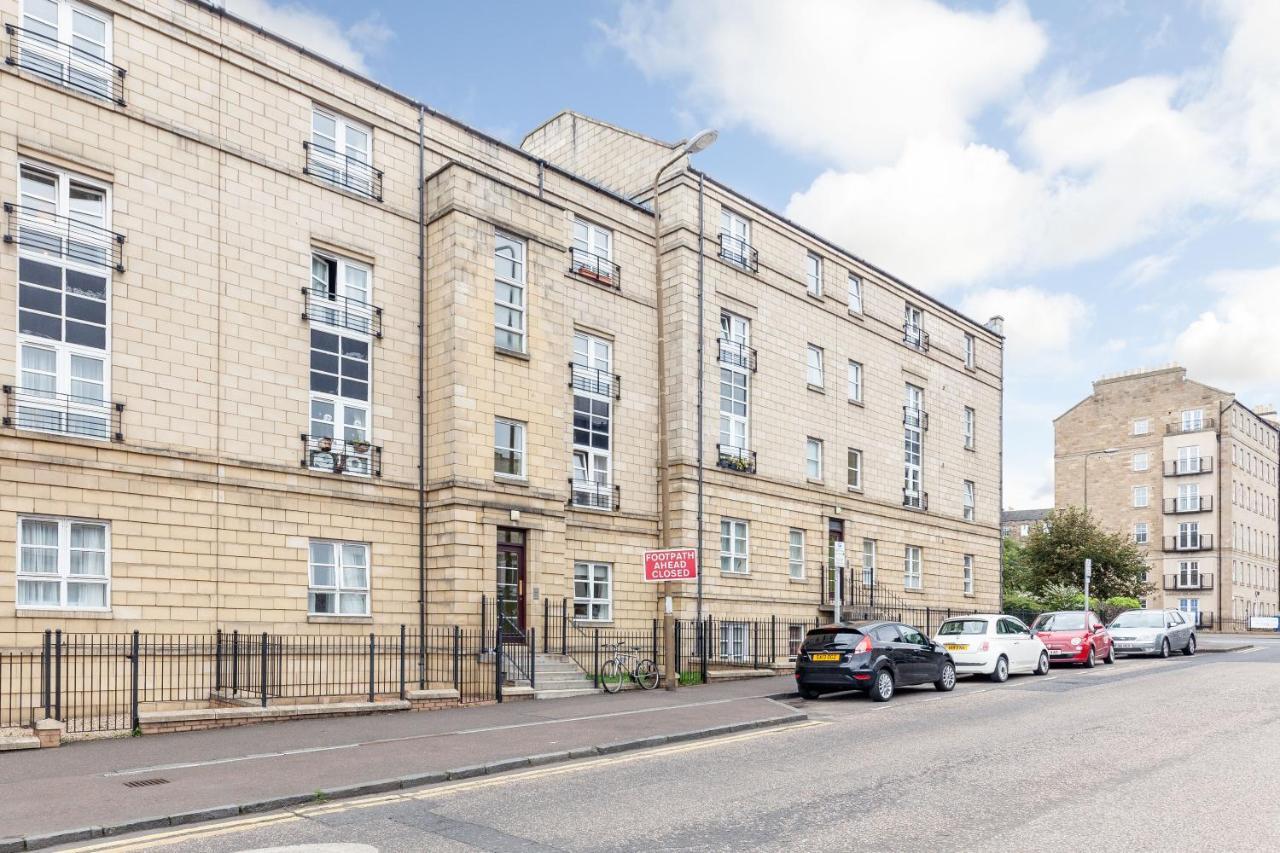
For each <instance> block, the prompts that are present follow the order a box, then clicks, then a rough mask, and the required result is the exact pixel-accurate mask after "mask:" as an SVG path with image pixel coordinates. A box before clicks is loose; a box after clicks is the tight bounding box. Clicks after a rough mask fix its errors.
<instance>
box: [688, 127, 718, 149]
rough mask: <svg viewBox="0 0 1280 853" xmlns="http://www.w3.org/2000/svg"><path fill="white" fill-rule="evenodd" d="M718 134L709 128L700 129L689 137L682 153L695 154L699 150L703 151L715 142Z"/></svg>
mask: <svg viewBox="0 0 1280 853" xmlns="http://www.w3.org/2000/svg"><path fill="white" fill-rule="evenodd" d="M719 136H720V133H719V131H716V130H712V129H711V128H707V129H706V130H700V131H698V132H697V133H695V134H694V135H693V136H692V137H690V138H689V141H688V142H686V143H685V144H684V149H683V150H682V153H684V154H697V153H698V152H699V151H705V150H707V149H708V148H710V147H711V146H712V145H713V144H714V143H715V141H716V139H717V138H718V137H719Z"/></svg>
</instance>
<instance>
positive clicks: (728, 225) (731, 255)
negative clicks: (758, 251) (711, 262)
mask: <svg viewBox="0 0 1280 853" xmlns="http://www.w3.org/2000/svg"><path fill="white" fill-rule="evenodd" d="M752 255H753V253H752V251H751V221H750V220H749V219H747V218H745V217H743V216H739V215H738V214H736V213H734V212H733V211H732V210H728V209H727V208H721V209H720V257H722V258H724V259H725V260H726V261H728V262H729V263H731V264H733V265H734V266H736V267H741V268H742V269H745V270H751V269H753V268H754V267H755V261H754V260H753V258H752Z"/></svg>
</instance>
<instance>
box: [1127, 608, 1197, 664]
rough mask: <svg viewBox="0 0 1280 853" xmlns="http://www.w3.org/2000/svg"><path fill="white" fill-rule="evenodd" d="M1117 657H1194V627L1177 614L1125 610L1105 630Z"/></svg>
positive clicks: (1180, 613)
mask: <svg viewBox="0 0 1280 853" xmlns="http://www.w3.org/2000/svg"><path fill="white" fill-rule="evenodd" d="M1107 628H1108V630H1109V631H1110V632H1111V639H1112V641H1113V642H1114V643H1115V647H1116V654H1117V655H1159V656H1160V657H1162V658H1167V657H1168V656H1169V655H1170V654H1172V653H1173V652H1182V653H1183V654H1184V655H1194V654H1195V653H1196V626H1195V623H1194V622H1193V621H1192V620H1190V619H1188V618H1187V617H1186V616H1185V615H1184V614H1183V613H1182V612H1181V611H1178V610H1126V611H1125V612H1124V613H1121V614H1120V615H1119V616H1117V617H1116V618H1115V619H1113V620H1111V624H1110V625H1109V626H1107Z"/></svg>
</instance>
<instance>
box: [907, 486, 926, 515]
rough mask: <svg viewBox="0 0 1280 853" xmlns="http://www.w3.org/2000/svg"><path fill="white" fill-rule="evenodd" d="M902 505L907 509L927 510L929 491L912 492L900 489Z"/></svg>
mask: <svg viewBox="0 0 1280 853" xmlns="http://www.w3.org/2000/svg"><path fill="white" fill-rule="evenodd" d="M902 505H903V506H904V507H906V508H907V509H918V510H920V511H921V512H927V511H928V509H929V493H928V492H925V491H919V492H913V491H911V490H910V489H905V488H904V489H903V490H902Z"/></svg>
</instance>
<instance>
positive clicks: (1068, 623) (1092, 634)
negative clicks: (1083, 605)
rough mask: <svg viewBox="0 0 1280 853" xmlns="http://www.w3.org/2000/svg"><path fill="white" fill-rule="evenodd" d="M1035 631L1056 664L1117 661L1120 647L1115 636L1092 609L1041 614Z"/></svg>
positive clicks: (1092, 663) (1035, 625) (1089, 664)
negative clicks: (1114, 642) (1086, 611)
mask: <svg viewBox="0 0 1280 853" xmlns="http://www.w3.org/2000/svg"><path fill="white" fill-rule="evenodd" d="M1031 630H1032V631H1034V632H1035V634H1036V636H1037V637H1039V638H1040V642H1042V643H1044V645H1045V648H1047V649H1048V650H1049V660H1050V661H1051V662H1053V663H1079V664H1084V665H1085V666H1086V667H1091V666H1093V665H1094V664H1096V663H1097V661H1098V659H1099V658H1101V659H1102V661H1103V662H1104V663H1115V662H1116V650H1115V648H1114V646H1113V645H1112V643H1111V635H1110V634H1109V633H1107V628H1106V626H1105V625H1103V624H1102V620H1100V619H1099V618H1098V617H1097V615H1096V614H1095V613H1094V612H1093V611H1092V610H1090V611H1089V612H1088V613H1085V612H1084V611H1083V610H1060V611H1058V612H1056V613H1041V614H1040V615H1039V616H1037V617H1036V621H1035V624H1033V625H1032V626H1031Z"/></svg>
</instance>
